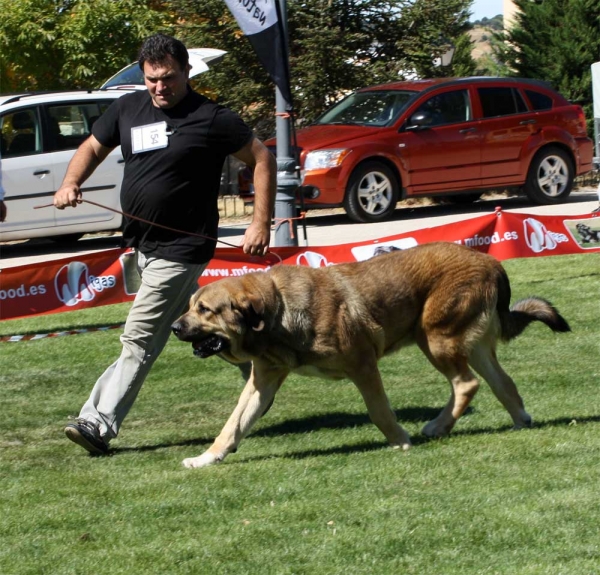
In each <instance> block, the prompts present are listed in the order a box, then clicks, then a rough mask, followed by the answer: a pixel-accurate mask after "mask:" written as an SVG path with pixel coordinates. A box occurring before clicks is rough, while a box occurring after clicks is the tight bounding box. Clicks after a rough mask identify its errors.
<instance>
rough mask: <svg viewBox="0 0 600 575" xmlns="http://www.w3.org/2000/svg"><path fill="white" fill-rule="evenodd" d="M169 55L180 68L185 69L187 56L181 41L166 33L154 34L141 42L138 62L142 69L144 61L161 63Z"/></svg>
mask: <svg viewBox="0 0 600 575" xmlns="http://www.w3.org/2000/svg"><path fill="white" fill-rule="evenodd" d="M169 56H171V57H172V58H173V59H174V60H175V61H176V62H178V63H179V65H180V66H181V69H182V70H185V69H186V67H187V65H188V60H189V56H188V51H187V48H186V47H185V46H184V45H183V42H181V41H179V40H177V39H176V38H172V37H171V36H167V35H166V34H154V35H153V36H150V37H149V38H147V39H146V41H145V42H144V43H143V44H142V47H141V48H140V54H139V56H138V63H139V66H140V69H141V70H142V71H144V62H148V63H150V64H162V63H163V62H164V61H165V60H166V59H167V58H168V57H169Z"/></svg>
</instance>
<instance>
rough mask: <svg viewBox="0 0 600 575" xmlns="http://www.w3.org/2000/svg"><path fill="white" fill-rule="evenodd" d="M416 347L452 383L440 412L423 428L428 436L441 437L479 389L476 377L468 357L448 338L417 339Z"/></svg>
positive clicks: (446, 433) (448, 430)
mask: <svg viewBox="0 0 600 575" xmlns="http://www.w3.org/2000/svg"><path fill="white" fill-rule="evenodd" d="M418 343H419V347H420V348H421V350H422V351H423V353H424V354H425V355H426V356H427V358H428V359H429V361H430V362H431V363H432V364H433V366H434V367H435V368H436V369H437V370H438V371H439V372H440V373H442V374H443V375H445V376H446V378H447V379H448V381H449V382H450V385H451V387H452V394H451V395H450V399H449V401H448V403H447V404H446V406H445V407H444V409H442V411H441V413H440V414H439V415H438V416H437V417H436V418H435V419H433V420H431V421H430V422H429V423H428V424H427V425H425V427H423V429H422V433H423V435H425V436H427V437H443V436H445V435H448V434H449V433H450V431H452V428H453V427H454V425H455V424H456V422H457V421H458V418H459V417H460V416H461V415H462V414H463V413H464V411H465V409H467V407H468V406H469V403H471V400H472V399H473V397H474V396H475V394H476V393H477V390H478V389H479V381H478V380H477V378H476V377H475V375H474V374H473V372H472V371H471V370H470V369H469V364H468V362H467V358H466V357H465V356H464V355H463V354H462V353H460V352H459V351H453V350H454V349H455V347H456V345H455V342H453V341H451V340H448V339H447V338H439V341H437V340H435V339H430V340H429V341H428V342H426V343H424V342H418Z"/></svg>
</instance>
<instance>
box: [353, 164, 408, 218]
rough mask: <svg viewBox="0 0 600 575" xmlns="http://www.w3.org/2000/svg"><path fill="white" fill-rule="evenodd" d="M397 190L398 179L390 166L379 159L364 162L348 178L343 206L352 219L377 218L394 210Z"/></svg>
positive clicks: (398, 190)
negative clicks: (377, 160) (378, 160)
mask: <svg viewBox="0 0 600 575" xmlns="http://www.w3.org/2000/svg"><path fill="white" fill-rule="evenodd" d="M399 194H400V186H399V184H398V179H397V178H396V176H395V174H394V172H393V171H392V170H391V169H390V168H388V167H387V166H386V165H385V164H382V163H380V162H366V163H365V164H362V165H360V166H358V167H357V168H356V169H355V170H354V172H353V173H352V175H351V176H350V179H349V180H348V187H347V188H346V195H345V197H344V209H345V210H346V213H347V214H348V217H349V218H350V219H351V220H354V221H355V222H361V223H370V222H380V221H382V220H385V219H386V218H388V217H389V216H390V214H392V213H393V212H394V210H395V209H396V204H397V203H398V198H399Z"/></svg>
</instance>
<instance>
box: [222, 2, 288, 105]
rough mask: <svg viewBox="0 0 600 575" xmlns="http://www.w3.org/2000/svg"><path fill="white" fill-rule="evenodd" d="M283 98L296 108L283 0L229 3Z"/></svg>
mask: <svg viewBox="0 0 600 575" xmlns="http://www.w3.org/2000/svg"><path fill="white" fill-rule="evenodd" d="M225 2H226V4H227V6H229V9H230V10H231V12H232V14H233V15H234V16H235V19H236V20H237V23H238V24H239V26H240V28H241V29H242V32H243V33H244V34H245V35H246V36H247V37H248V40H250V43H251V44H252V47H253V48H254V50H255V51H256V54H257V55H258V59H259V60H260V62H261V64H262V65H263V66H264V67H265V69H266V70H267V72H268V73H269V75H270V76H271V78H272V79H273V81H274V82H275V85H276V86H277V87H278V88H279V91H280V92H281V95H282V96H283V97H284V98H285V100H286V102H287V103H288V107H289V108H291V107H292V93H291V90H290V72H289V64H288V53H287V46H286V43H285V34H284V29H283V23H282V20H281V11H280V8H279V0H225Z"/></svg>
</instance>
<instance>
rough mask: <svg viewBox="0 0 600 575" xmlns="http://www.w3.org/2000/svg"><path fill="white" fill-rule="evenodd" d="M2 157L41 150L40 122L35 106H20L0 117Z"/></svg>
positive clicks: (26, 154)
mask: <svg viewBox="0 0 600 575" xmlns="http://www.w3.org/2000/svg"><path fill="white" fill-rule="evenodd" d="M0 133H1V135H2V140H1V148H0V154H1V155H2V157H3V158H15V157H17V156H29V155H31V154H38V153H40V152H41V150H42V138H41V132H40V122H39V117H38V113H37V109H36V108H21V109H19V110H18V111H15V112H8V113H6V114H4V115H3V116H2V118H0Z"/></svg>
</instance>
